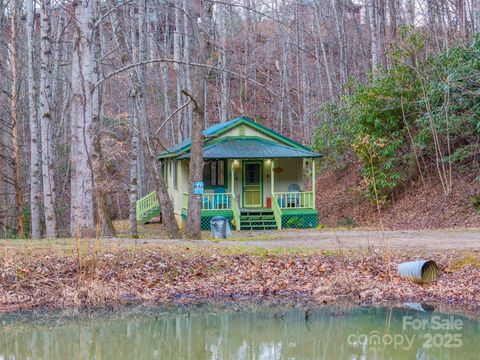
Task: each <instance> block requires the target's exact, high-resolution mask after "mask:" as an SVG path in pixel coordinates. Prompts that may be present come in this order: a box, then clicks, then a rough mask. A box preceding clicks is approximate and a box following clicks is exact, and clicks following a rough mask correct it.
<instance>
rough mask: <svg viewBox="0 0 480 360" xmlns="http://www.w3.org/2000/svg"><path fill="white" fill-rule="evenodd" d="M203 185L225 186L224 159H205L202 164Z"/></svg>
mask: <svg viewBox="0 0 480 360" xmlns="http://www.w3.org/2000/svg"><path fill="white" fill-rule="evenodd" d="M203 182H204V183H205V186H210V187H215V186H225V160H214V161H205V164H204V166H203Z"/></svg>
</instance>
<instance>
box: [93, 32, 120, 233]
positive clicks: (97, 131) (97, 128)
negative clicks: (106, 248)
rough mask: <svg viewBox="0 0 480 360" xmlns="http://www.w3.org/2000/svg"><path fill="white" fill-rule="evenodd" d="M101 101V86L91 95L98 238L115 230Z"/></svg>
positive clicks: (97, 44) (97, 53)
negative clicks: (104, 152)
mask: <svg viewBox="0 0 480 360" xmlns="http://www.w3.org/2000/svg"><path fill="white" fill-rule="evenodd" d="M97 30H98V31H96V32H95V62H96V66H97V68H98V69H99V71H98V72H97V73H96V75H97V76H98V78H97V79H96V80H97V81H98V80H100V71H101V67H100V59H101V58H102V45H101V44H102V42H101V35H102V34H101V30H102V27H98V29H97ZM102 100H103V85H101V86H100V87H98V88H96V89H95V90H94V94H93V101H94V103H93V104H94V108H93V110H94V113H93V159H94V162H93V166H94V184H95V202H96V205H97V212H98V236H102V237H115V235H116V234H115V228H114V226H113V222H112V219H111V217H110V209H109V207H108V188H109V184H108V180H107V169H106V165H105V161H104V158H103V152H102V130H103V129H102Z"/></svg>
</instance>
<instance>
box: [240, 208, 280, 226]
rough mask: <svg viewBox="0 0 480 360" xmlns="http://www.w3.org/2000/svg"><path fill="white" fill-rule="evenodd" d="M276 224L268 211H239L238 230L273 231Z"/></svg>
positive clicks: (271, 212)
mask: <svg viewBox="0 0 480 360" xmlns="http://www.w3.org/2000/svg"><path fill="white" fill-rule="evenodd" d="M276 228H277V223H276V221H275V216H274V215H273V211H272V210H270V209H259V210H256V209H242V210H240V230H275V229H276Z"/></svg>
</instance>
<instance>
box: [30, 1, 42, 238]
mask: <svg viewBox="0 0 480 360" xmlns="http://www.w3.org/2000/svg"><path fill="white" fill-rule="evenodd" d="M34 31H35V2H34V1H27V31H26V33H27V52H28V57H27V66H28V85H27V92H28V110H29V117H30V216H31V226H32V231H31V237H32V238H33V239H39V238H40V237H41V235H42V233H41V227H40V221H41V202H42V179H41V158H40V136H39V126H38V113H37V101H36V100H37V99H36V96H35V94H36V93H37V86H36V82H35V64H34V58H35V53H36V51H35V47H34Z"/></svg>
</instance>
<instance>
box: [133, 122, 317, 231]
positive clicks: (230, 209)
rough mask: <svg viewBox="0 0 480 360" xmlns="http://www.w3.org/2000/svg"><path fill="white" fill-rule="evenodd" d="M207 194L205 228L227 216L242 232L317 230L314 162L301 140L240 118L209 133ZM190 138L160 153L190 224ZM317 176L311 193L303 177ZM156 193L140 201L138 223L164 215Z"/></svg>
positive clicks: (182, 217) (178, 208) (176, 202)
mask: <svg viewBox="0 0 480 360" xmlns="http://www.w3.org/2000/svg"><path fill="white" fill-rule="evenodd" d="M204 135H205V143H204V146H203V151H204V159H205V166H204V170H203V181H204V184H205V190H204V195H203V201H202V230H209V229H210V219H211V218H212V217H213V216H218V215H221V216H225V217H227V218H228V219H229V221H230V223H231V225H232V226H233V227H234V228H235V229H237V230H265V229H282V228H312V227H315V226H317V224H318V212H317V210H316V208H315V161H314V159H315V158H318V157H320V156H321V155H320V154H317V153H315V152H313V151H311V150H310V149H309V148H308V147H305V146H303V145H301V144H299V143H298V142H296V141H294V140H292V139H289V138H287V137H285V136H283V135H281V134H279V133H277V132H275V131H273V130H271V129H268V128H266V127H265V126H262V125H260V124H258V123H256V122H254V121H253V120H251V119H249V118H247V117H245V116H241V117H238V118H235V119H233V120H230V121H228V122H226V123H222V124H217V125H214V126H212V127H210V128H208V129H206V130H205V131H204ZM190 147H191V140H190V139H187V140H185V141H184V142H182V143H179V144H177V145H175V146H173V147H171V148H170V149H168V150H167V151H164V152H162V153H161V154H160V155H159V160H160V162H161V164H162V171H163V175H164V178H165V181H166V183H167V187H168V192H169V194H170V197H171V199H172V202H173V207H174V211H175V215H176V217H177V221H178V222H179V224H180V226H182V227H183V226H184V225H185V224H186V219H187V208H188V181H189V158H190ZM306 171H309V172H310V173H311V174H312V182H311V186H309V187H310V188H311V190H306V189H305V188H304V178H303V175H304V173H305V172H306ZM159 212H160V210H159V205H158V201H157V198H156V193H155V192H152V193H150V194H148V195H147V196H145V197H143V198H142V199H140V200H139V201H137V220H138V221H139V222H143V223H145V222H148V221H149V220H150V219H152V218H153V217H155V216H158V215H159Z"/></svg>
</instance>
